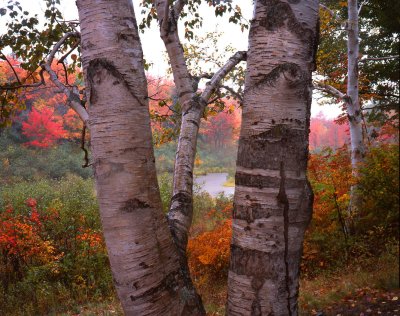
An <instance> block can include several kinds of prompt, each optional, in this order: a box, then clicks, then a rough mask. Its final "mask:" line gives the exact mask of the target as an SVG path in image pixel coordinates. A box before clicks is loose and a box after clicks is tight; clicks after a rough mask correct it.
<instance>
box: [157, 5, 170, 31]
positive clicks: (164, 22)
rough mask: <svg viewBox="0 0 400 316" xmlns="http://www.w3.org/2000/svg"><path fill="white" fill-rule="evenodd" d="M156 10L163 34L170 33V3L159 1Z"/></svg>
mask: <svg viewBox="0 0 400 316" xmlns="http://www.w3.org/2000/svg"><path fill="white" fill-rule="evenodd" d="M156 9H157V16H158V23H159V24H160V31H161V33H162V34H163V33H168V29H169V22H170V21H169V1H168V0H158V1H156Z"/></svg>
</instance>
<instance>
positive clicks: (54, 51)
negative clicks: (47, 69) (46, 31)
mask: <svg viewBox="0 0 400 316" xmlns="http://www.w3.org/2000/svg"><path fill="white" fill-rule="evenodd" d="M69 37H80V34H79V33H78V32H68V33H66V34H65V35H64V36H63V37H62V38H61V39H60V40H59V41H58V42H57V43H56V44H55V45H54V47H53V49H52V51H51V53H50V54H49V57H48V59H47V62H46V64H49V65H51V63H52V62H53V59H54V56H55V54H56V53H57V51H58V50H59V49H60V47H61V46H62V45H63V44H64V42H65V41H66V40H67V39H68V38H69Z"/></svg>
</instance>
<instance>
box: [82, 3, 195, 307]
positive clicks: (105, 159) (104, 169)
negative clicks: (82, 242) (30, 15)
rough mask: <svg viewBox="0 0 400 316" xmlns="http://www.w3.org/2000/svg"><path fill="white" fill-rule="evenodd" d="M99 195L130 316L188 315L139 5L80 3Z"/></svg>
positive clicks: (110, 252)
mask: <svg viewBox="0 0 400 316" xmlns="http://www.w3.org/2000/svg"><path fill="white" fill-rule="evenodd" d="M77 6H78V10H79V18H80V25H81V36H82V61H83V68H84V74H85V80H86V86H87V97H88V101H89V116H90V117H89V126H90V131H91V146H92V155H93V167H94V172H95V179H96V189H97V195H98V200H99V205H100V213H101V219H102V224H103V232H104V237H105V240H106V245H107V249H108V255H109V259H110V264H111V269H112V273H113V278H114V284H115V286H116V289H117V293H118V296H119V298H120V300H121V303H122V306H123V309H124V312H125V314H126V315H188V314H190V312H189V311H187V306H188V305H190V304H187V303H188V302H187V299H186V291H187V289H186V288H185V286H184V285H183V283H184V282H183V277H182V272H181V270H180V266H179V257H178V255H177V251H176V248H175V246H174V244H173V242H172V238H171V234H170V232H169V229H168V225H167V222H166V219H165V217H164V215H163V213H162V207H161V199H160V194H159V189H158V184H157V177H156V169H155V161H154V153H153V147H152V138H151V130H150V117H149V110H148V103H147V99H146V97H147V86H146V77H145V74H144V69H143V54H142V48H141V44H140V41H139V36H138V31H137V25H136V20H135V15H134V12H133V6H132V3H131V2H130V1H128V0H78V1H77Z"/></svg>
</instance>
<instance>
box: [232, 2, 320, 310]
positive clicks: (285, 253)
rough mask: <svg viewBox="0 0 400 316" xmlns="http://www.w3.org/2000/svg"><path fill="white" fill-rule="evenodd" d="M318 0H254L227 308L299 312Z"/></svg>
mask: <svg viewBox="0 0 400 316" xmlns="http://www.w3.org/2000/svg"><path fill="white" fill-rule="evenodd" d="M317 29H318V1H317V0H311V1H300V0H296V1H294V0H287V1H284V0H281V1H280V0H257V1H255V9H254V17H253V20H252V22H251V28H250V35H249V51H248V56H247V72H246V79H245V92H244V104H243V116H242V128H241V133H240V138H239V149H238V158H237V170H236V176H235V181H236V189H235V196H234V213H233V236H232V242H231V262H230V269H229V277H228V302H227V314H228V315H274V316H277V315H282V316H283V315H285V316H288V315H289V316H292V315H297V313H298V311H297V297H298V286H299V285H298V283H299V265H300V259H301V255H302V245H303V238H304V232H305V230H306V227H307V225H308V223H309V221H310V219H311V213H312V201H313V195H312V190H311V187H310V184H309V182H308V180H307V174H306V171H307V158H308V135H309V123H310V106H311V94H312V92H311V72H312V71H313V70H314V69H315V64H314V63H315V53H316V49H317V45H318V40H317V38H318V31H317Z"/></svg>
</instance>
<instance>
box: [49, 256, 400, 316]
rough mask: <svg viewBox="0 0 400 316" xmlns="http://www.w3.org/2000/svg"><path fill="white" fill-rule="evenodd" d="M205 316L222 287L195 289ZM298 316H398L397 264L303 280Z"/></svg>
mask: <svg viewBox="0 0 400 316" xmlns="http://www.w3.org/2000/svg"><path fill="white" fill-rule="evenodd" d="M199 291H200V294H201V295H202V297H203V301H204V303H205V306H206V309H207V311H208V313H207V315H209V316H220V315H221V316H222V315H225V302H226V284H222V283H213V284H212V282H208V284H207V285H205V286H204V287H199ZM299 309H300V313H299V315H300V316H381V315H382V316H400V289H399V261H398V258H397V256H396V257H394V256H392V255H391V256H385V257H382V258H378V259H375V260H371V261H369V265H368V266H364V267H359V266H353V267H347V268H346V269H343V270H342V271H340V272H336V273H326V274H321V275H319V276H318V277H316V278H314V279H309V280H307V279H303V280H302V281H301V284H300V298H299ZM52 315H57V316H78V315H79V316H95V315H101V316H122V315H123V313H122V309H121V306H120V304H119V303H118V302H117V301H111V302H102V303H92V304H87V305H81V306H76V307H75V308H74V309H72V310H70V311H68V312H66V313H57V314H52Z"/></svg>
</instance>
